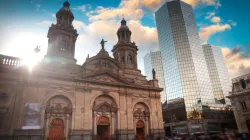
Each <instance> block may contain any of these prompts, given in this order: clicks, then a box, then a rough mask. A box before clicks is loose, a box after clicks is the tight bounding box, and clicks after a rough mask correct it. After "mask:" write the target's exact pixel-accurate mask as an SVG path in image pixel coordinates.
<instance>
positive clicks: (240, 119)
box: [228, 73, 250, 133]
mask: <svg viewBox="0 0 250 140" xmlns="http://www.w3.org/2000/svg"><path fill="white" fill-rule="evenodd" d="M232 83H233V88H232V92H230V94H229V96H228V98H229V99H230V100H231V103H232V107H233V111H234V116H235V119H236V123H237V126H238V131H239V132H240V133H249V132H250V73H249V74H246V75H243V76H239V77H236V78H234V79H232Z"/></svg>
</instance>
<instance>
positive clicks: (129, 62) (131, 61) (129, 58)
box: [128, 54, 133, 64]
mask: <svg viewBox="0 0 250 140" xmlns="http://www.w3.org/2000/svg"><path fill="white" fill-rule="evenodd" d="M132 63H133V57H132V55H131V54H130V55H128V64H132Z"/></svg>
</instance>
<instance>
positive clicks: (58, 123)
mask: <svg viewBox="0 0 250 140" xmlns="http://www.w3.org/2000/svg"><path fill="white" fill-rule="evenodd" d="M71 120H72V103H71V101H70V100H69V99H68V98H67V97H65V96H62V95H57V96H54V97H52V98H50V99H49V100H48V102H47V104H46V108H45V121H44V123H45V124H44V127H45V138H46V139H49V140H59V139H56V138H62V139H68V135H69V130H70V129H71V124H72V121H71ZM52 137H53V138H52ZM54 137H55V138H54ZM62 139H60V140H62Z"/></svg>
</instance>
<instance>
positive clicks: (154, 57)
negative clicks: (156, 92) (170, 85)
mask: <svg viewBox="0 0 250 140" xmlns="http://www.w3.org/2000/svg"><path fill="white" fill-rule="evenodd" d="M143 59H144V70H145V75H146V76H147V79H148V80H152V79H153V76H152V70H153V69H154V70H155V72H156V79H158V83H159V87H161V88H164V90H163V91H162V92H161V102H162V103H164V102H165V101H166V88H165V82H164V74H163V68H162V60H161V52H160V51H157V52H150V53H147V54H146V55H145V56H144V58H143Z"/></svg>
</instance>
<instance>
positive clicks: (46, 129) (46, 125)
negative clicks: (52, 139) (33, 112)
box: [44, 114, 50, 140]
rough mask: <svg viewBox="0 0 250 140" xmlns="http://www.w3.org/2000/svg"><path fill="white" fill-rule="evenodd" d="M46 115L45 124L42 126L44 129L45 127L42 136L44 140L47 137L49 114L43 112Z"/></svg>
mask: <svg viewBox="0 0 250 140" xmlns="http://www.w3.org/2000/svg"><path fill="white" fill-rule="evenodd" d="M45 115H46V116H45V119H46V120H45V122H46V124H45V126H44V129H45V136H44V140H46V139H47V137H48V133H49V119H50V114H45Z"/></svg>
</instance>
